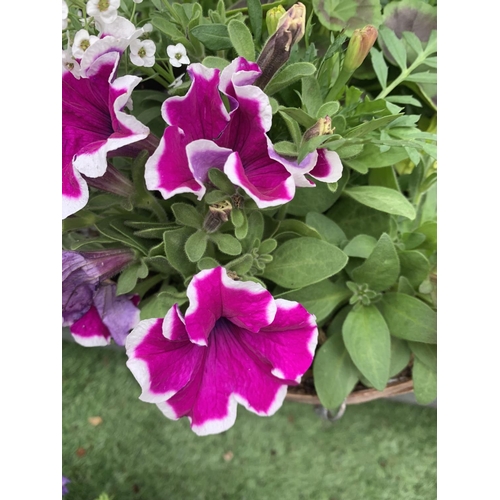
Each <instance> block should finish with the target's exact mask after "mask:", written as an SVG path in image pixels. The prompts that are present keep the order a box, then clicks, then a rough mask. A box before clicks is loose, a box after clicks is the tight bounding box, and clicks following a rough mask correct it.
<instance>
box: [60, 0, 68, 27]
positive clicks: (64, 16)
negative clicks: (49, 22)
mask: <svg viewBox="0 0 500 500" xmlns="http://www.w3.org/2000/svg"><path fill="white" fill-rule="evenodd" d="M68 12H69V10H68V4H67V3H66V2H65V1H64V0H62V29H63V30H65V29H66V28H67V27H68Z"/></svg>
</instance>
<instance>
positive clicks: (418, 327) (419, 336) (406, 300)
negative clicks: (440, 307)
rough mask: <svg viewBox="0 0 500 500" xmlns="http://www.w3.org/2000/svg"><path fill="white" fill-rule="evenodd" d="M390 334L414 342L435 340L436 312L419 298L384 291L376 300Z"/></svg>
mask: <svg viewBox="0 0 500 500" xmlns="http://www.w3.org/2000/svg"><path fill="white" fill-rule="evenodd" d="M377 306H379V308H380V310H381V311H382V314H383V315H384V318H385V320H386V321H387V325H388V326H389V330H390V332H391V335H393V336H394V337H399V338H401V339H406V340H412V341H415V342H425V343H429V344H435V343H436V342H437V314H436V311H434V310H433V309H431V308H430V307H429V306H428V305H427V304H425V303H424V302H422V301H421V300H419V299H417V298H415V297H412V296H411V295H406V294H402V293H386V294H385V295H384V296H383V297H382V300H381V301H380V302H377Z"/></svg>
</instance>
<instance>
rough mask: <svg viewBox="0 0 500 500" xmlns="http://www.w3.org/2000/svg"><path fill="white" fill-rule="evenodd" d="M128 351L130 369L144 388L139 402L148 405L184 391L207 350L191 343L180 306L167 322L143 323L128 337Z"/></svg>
mask: <svg viewBox="0 0 500 500" xmlns="http://www.w3.org/2000/svg"><path fill="white" fill-rule="evenodd" d="M165 329H167V330H168V331H165ZM167 335H170V336H171V337H172V339H169V338H167ZM126 349H127V355H128V357H129V359H128V361H127V366H128V368H129V369H130V370H131V371H132V373H133V374H134V377H135V378H136V380H137V381H138V382H139V384H140V385H141V388H142V394H141V396H140V399H141V400H143V401H146V402H149V403H160V402H162V401H165V400H166V399H168V398H170V397H171V396H172V395H174V394H176V393H177V392H178V391H179V390H181V389H182V388H183V387H184V386H185V385H186V384H187V383H189V381H190V380H191V379H192V378H193V377H194V375H193V372H194V371H195V370H197V369H198V366H200V365H201V364H202V361H203V357H204V355H205V349H203V348H201V347H199V346H197V345H195V344H193V343H191V342H190V341H189V339H188V337H187V334H186V331H185V328H184V324H183V322H182V320H181V318H180V314H179V311H178V308H177V306H174V307H172V308H171V309H170V310H169V311H168V313H167V315H166V317H165V320H164V321H163V320H161V319H147V320H143V321H141V322H140V323H139V324H138V325H137V327H136V328H134V330H132V332H131V333H130V334H129V336H128V337H127V340H126Z"/></svg>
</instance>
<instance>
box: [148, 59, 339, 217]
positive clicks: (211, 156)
mask: <svg viewBox="0 0 500 500" xmlns="http://www.w3.org/2000/svg"><path fill="white" fill-rule="evenodd" d="M188 72H189V75H190V77H191V79H192V81H193V83H192V85H191V88H190V89H189V91H188V93H187V94H186V95H185V96H184V97H171V98H169V99H167V100H166V101H165V102H164V104H163V106H162V116H163V118H164V119H165V121H166V122H167V123H168V124H169V125H170V126H169V127H167V128H166V129H165V132H164V134H163V138H162V140H161V141H160V146H159V147H158V149H157V150H156V151H155V153H154V154H153V155H152V156H151V158H150V159H149V160H148V162H147V163H146V174H145V176H146V185H147V187H148V189H150V190H154V189H157V190H159V191H160V192H161V194H162V195H163V197H164V198H165V199H167V198H170V197H171V196H173V195H175V194H177V193H185V192H190V193H194V194H196V195H197V196H198V199H201V198H202V197H203V195H204V194H205V191H206V187H205V183H206V182H207V180H208V175H207V174H208V170H209V169H210V168H214V167H215V168H219V169H220V170H223V171H224V172H225V173H226V174H227V176H228V177H229V179H230V180H231V182H232V183H233V184H234V185H235V186H239V187H241V188H242V189H243V190H244V191H245V192H246V193H247V194H248V195H249V196H250V197H251V198H252V199H253V200H254V201H255V203H256V204H257V206H258V207H260V208H266V207H271V206H276V205H280V204H283V203H286V202H288V201H290V200H291V199H292V198H293V196H294V194H295V186H296V185H304V186H308V187H310V186H313V185H314V184H313V183H312V182H310V181H306V180H305V178H304V180H305V181H304V182H302V184H297V183H296V178H299V181H300V179H302V177H303V175H304V174H311V175H313V176H315V175H316V174H318V178H320V180H324V181H325V182H333V181H332V180H331V179H332V178H335V180H338V178H339V177H340V175H341V171H340V174H338V172H335V175H333V170H334V169H335V167H336V166H333V165H330V164H329V162H330V160H331V156H326V155H323V156H322V157H321V162H322V164H321V165H319V164H318V168H317V169H316V163H317V162H318V157H319V156H318V153H317V152H313V153H311V154H309V155H308V156H307V157H306V158H305V159H304V160H303V161H302V163H301V164H300V165H297V164H296V162H295V163H294V162H291V161H288V160H287V159H285V158H282V157H280V156H279V155H277V154H276V153H275V152H274V149H273V146H272V143H271V141H270V140H269V138H268V137H267V132H268V131H269V129H270V128H271V122H272V111H271V105H270V103H269V98H268V97H267V96H266V94H264V92H263V91H262V90H261V89H260V88H258V87H256V86H255V85H253V82H254V81H255V80H256V78H257V77H258V76H259V75H260V74H261V71H260V69H259V67H258V66H257V64H255V63H252V62H248V61H246V60H245V59H244V58H242V57H238V58H237V59H235V60H234V61H233V62H232V63H231V64H230V65H229V66H227V67H226V68H225V69H224V70H223V71H222V73H220V71H219V70H218V69H209V68H206V67H204V66H203V65H201V64H191V65H190V66H189V67H188ZM220 92H222V93H223V94H224V95H225V97H226V98H227V100H228V102H229V112H227V111H226V109H225V107H224V103H223V100H222V98H221V95H220ZM337 167H338V166H337ZM315 169H316V170H315ZM337 170H338V168H337ZM296 171H297V172H298V174H299V175H296ZM337 174H338V176H337Z"/></svg>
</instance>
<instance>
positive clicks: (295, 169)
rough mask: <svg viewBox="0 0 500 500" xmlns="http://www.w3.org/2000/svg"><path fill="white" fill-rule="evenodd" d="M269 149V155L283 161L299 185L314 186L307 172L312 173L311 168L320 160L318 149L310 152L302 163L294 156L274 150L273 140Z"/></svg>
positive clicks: (268, 144) (268, 145)
mask: <svg viewBox="0 0 500 500" xmlns="http://www.w3.org/2000/svg"><path fill="white" fill-rule="evenodd" d="M267 151H268V154H269V157H270V158H272V159H273V160H276V161H277V162H279V163H281V164H282V165H283V166H284V167H285V168H286V170H287V171H288V172H290V173H291V174H292V176H293V180H294V182H295V185H296V186H297V187H314V186H315V184H314V182H312V181H310V180H309V179H308V178H307V177H306V176H305V174H310V173H311V170H312V169H313V168H314V166H315V165H316V163H317V161H318V153H317V151H313V152H312V153H309V154H308V155H307V156H306V157H305V158H304V159H303V160H302V161H301V162H300V164H299V163H297V161H296V160H295V159H294V158H286V157H283V156H281V155H279V154H278V153H276V151H275V150H274V147H273V145H272V143H271V141H268V143H267Z"/></svg>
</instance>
